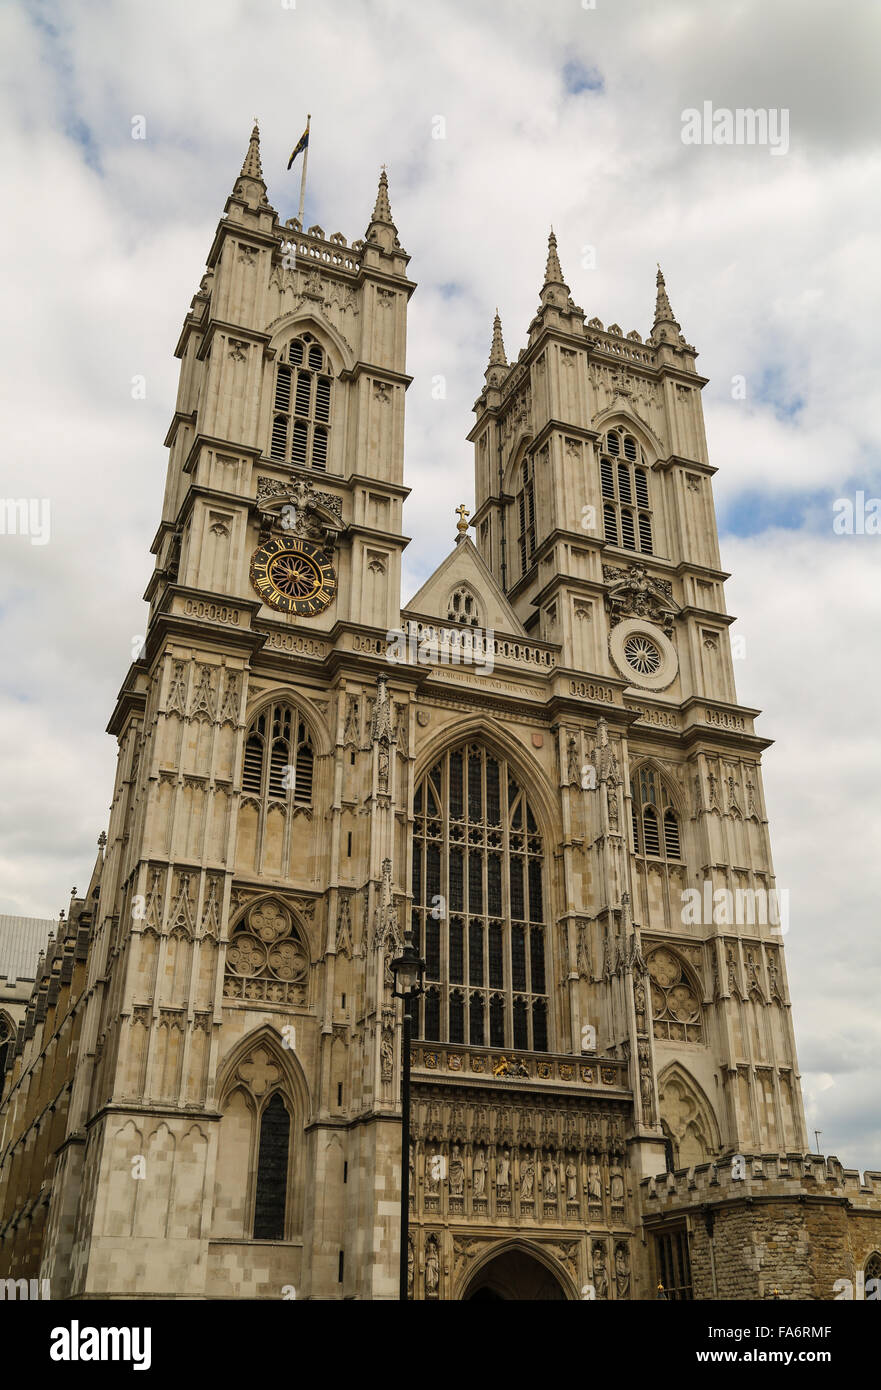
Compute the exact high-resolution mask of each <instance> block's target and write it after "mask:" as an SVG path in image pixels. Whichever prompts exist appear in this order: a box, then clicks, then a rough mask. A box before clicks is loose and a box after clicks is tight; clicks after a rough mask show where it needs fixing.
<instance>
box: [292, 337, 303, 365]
mask: <svg viewBox="0 0 881 1390" xmlns="http://www.w3.org/2000/svg"><path fill="white" fill-rule="evenodd" d="M288 358H289V359H290V361H291V362H292V363H293V364H294V366H295V367H299V365H300V363H301V362H302V360H303V343H302V340H301V339H300V338H295V339H294V341H293V342H292V343H291V346H290V349H289V351H288Z"/></svg>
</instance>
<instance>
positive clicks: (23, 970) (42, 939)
mask: <svg viewBox="0 0 881 1390" xmlns="http://www.w3.org/2000/svg"><path fill="white" fill-rule="evenodd" d="M57 926H58V923H57V922H55V921H53V919H52V918H51V917H7V916H4V915H2V914H0V978H2V977H5V978H6V979H7V980H34V979H36V977H37V961H38V960H39V956H40V952H41V951H45V949H46V947H47V945H48V944H49V933H50V931H55V929H56V928H57Z"/></svg>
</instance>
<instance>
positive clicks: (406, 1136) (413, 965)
mask: <svg viewBox="0 0 881 1390" xmlns="http://www.w3.org/2000/svg"><path fill="white" fill-rule="evenodd" d="M391 972H392V975H393V976H394V979H395V988H394V989H393V990H392V993H393V995H394V997H395V999H402V1000H403V1001H404V1021H403V1025H404V1026H403V1029H402V1032H401V1053H402V1055H401V1273H400V1289H399V1293H398V1297H399V1298H400V1299H401V1300H402V1301H403V1302H406V1300H407V1294H408V1286H409V1283H410V1280H409V1271H408V1259H409V1254H410V1025H411V1022H412V1019H411V1015H410V1008H411V1005H412V1001H413V998H414V996H415V995H417V994H421V993H422V992H423V990H424V988H425V961H424V960H423V959H422V957H421V956H420V955H419V953H418V951H417V950H416V947H415V946H414V945H413V937H412V934H411V933H410V932H407V934H406V936H405V938H404V949H403V950H402V951H401V954H400V955H399V956H396V957H395V959H394V960H393V961H392V962H391Z"/></svg>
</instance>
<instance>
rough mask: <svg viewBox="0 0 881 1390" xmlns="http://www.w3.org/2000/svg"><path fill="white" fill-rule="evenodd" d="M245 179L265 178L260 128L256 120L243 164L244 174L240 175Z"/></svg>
mask: <svg viewBox="0 0 881 1390" xmlns="http://www.w3.org/2000/svg"><path fill="white" fill-rule="evenodd" d="M239 177H240V178H243V179H261V180H262V178H263V166H262V164H261V163H260V127H259V126H258V124H257V120H256V117H255V119H254V129H253V130H252V131H251V138H250V140H249V141H248V153H247V154H246V155H245V159H244V163H243V164H242V172H241V174H240V175H239Z"/></svg>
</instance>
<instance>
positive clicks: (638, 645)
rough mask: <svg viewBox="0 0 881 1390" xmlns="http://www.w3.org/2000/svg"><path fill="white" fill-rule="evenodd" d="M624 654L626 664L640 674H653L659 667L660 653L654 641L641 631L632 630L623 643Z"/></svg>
mask: <svg viewBox="0 0 881 1390" xmlns="http://www.w3.org/2000/svg"><path fill="white" fill-rule="evenodd" d="M624 655H625V657H626V658H627V661H628V664H629V665H630V666H632V667H633V669H634V671H638V672H639V674H640V675H641V676H653V675H654V674H655V672H656V671H659V670H660V669H661V653H660V652H659V651H658V649H657V647H656V646H655V644H654V642H652V641H651V640H650V638H648V637H644V636H643V634H642V633H641V632H634V633H633V635H632V636H631V637H628V638H627V640H626V642H625V643H624Z"/></svg>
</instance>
